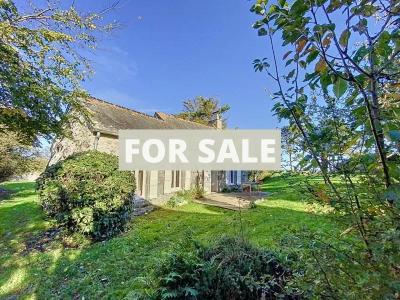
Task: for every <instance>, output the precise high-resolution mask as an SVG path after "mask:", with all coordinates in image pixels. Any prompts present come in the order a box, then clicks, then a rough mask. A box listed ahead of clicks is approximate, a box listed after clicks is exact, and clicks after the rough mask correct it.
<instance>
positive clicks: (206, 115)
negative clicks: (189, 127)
mask: <svg viewBox="0 0 400 300" xmlns="http://www.w3.org/2000/svg"><path fill="white" fill-rule="evenodd" d="M229 109H230V107H229V105H228V104H220V103H219V100H218V99H215V98H212V97H210V98H207V97H203V96H198V97H196V98H194V99H189V100H185V101H183V111H182V112H181V113H179V114H177V116H178V117H179V118H182V119H185V120H189V121H193V122H197V123H201V124H204V125H210V124H213V123H214V122H215V121H216V118H217V117H218V114H219V117H220V118H221V121H222V124H223V127H226V117H224V114H226V113H227V112H228V111H229Z"/></svg>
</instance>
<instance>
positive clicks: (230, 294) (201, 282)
mask: <svg viewBox="0 0 400 300" xmlns="http://www.w3.org/2000/svg"><path fill="white" fill-rule="evenodd" d="M192 245H193V246H191V247H188V246H187V243H186V244H185V245H183V246H182V247H183V250H179V249H178V250H177V251H175V252H174V253H172V254H171V255H170V256H168V257H167V259H166V260H165V261H164V262H163V263H162V264H161V266H160V267H159V268H157V274H156V276H158V277H159V278H161V280H160V282H159V287H158V289H157V297H156V298H158V299H232V300H234V299H300V297H299V296H296V295H294V294H293V295H291V294H285V291H284V287H285V284H286V282H287V280H288V278H290V277H291V272H290V270H289V269H288V268H286V267H285V266H283V265H282V264H281V263H280V261H279V260H278V258H277V257H276V256H275V255H274V254H273V253H272V252H269V251H266V250H263V249H259V248H256V247H254V246H252V245H251V244H250V243H248V242H247V241H244V240H242V239H239V238H232V237H224V238H222V239H220V240H219V241H217V242H216V243H215V244H213V245H211V246H208V247H205V246H201V245H199V244H196V243H192Z"/></svg>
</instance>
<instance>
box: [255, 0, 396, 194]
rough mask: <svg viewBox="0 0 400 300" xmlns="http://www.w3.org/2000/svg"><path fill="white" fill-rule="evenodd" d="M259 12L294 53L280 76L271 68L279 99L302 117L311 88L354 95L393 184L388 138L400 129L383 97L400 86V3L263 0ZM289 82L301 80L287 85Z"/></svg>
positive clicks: (262, 64)
mask: <svg viewBox="0 0 400 300" xmlns="http://www.w3.org/2000/svg"><path fill="white" fill-rule="evenodd" d="M252 11H254V12H255V13H257V14H258V15H260V16H262V18H261V19H260V20H259V21H257V22H256V23H255V24H254V27H255V28H257V29H258V33H259V35H261V36H263V35H267V36H269V38H270V39H271V41H272V36H273V35H275V34H276V33H278V32H281V34H282V35H281V37H282V39H283V48H284V49H286V50H287V52H286V54H285V55H284V56H283V60H284V61H285V62H286V65H287V66H289V69H288V70H285V69H279V70H278V69H277V68H278V67H277V65H276V64H275V63H276V61H275V62H273V63H274V65H275V66H276V68H275V67H274V68H275V69H274V71H273V73H275V74H272V73H271V72H270V73H269V74H271V75H273V78H274V79H275V80H276V81H277V82H278V85H279V91H278V92H277V93H276V94H275V95H274V96H275V97H276V98H281V99H282V100H283V104H284V105H285V106H286V107H287V108H288V109H289V110H290V111H291V112H292V113H291V114H292V117H293V118H294V119H299V112H300V111H299V110H298V109H301V107H302V106H304V105H305V104H307V101H308V96H307V94H309V92H310V89H311V90H315V89H319V88H321V89H322V91H323V92H325V93H330V94H332V95H333V96H334V97H336V98H340V97H343V96H346V95H349V94H350V93H352V95H353V96H354V97H352V99H351V100H349V101H351V102H352V103H354V104H356V107H355V110H356V111H355V112H354V113H355V114H358V116H357V117H358V118H359V120H360V121H362V122H363V123H364V124H365V125H366V126H368V127H369V128H370V133H371V139H370V140H371V141H372V142H373V143H374V145H375V149H376V153H377V155H378V159H379V164H380V167H381V170H382V174H383V181H384V183H385V186H386V187H389V186H390V185H391V183H392V181H393V178H392V174H391V171H390V169H391V168H390V166H389V163H388V160H387V155H388V153H387V151H388V147H387V139H388V137H389V133H390V132H392V133H391V135H392V137H393V136H394V135H396V136H398V133H399V128H398V127H396V126H395V124H394V120H393V119H391V116H390V114H391V113H388V112H386V111H385V110H384V109H383V107H382V103H381V102H380V98H381V97H382V96H383V86H385V85H389V86H393V85H398V83H399V77H400V68H399V66H398V64H395V63H394V62H395V61H398V59H399V56H400V31H399V29H398V28H399V18H398V16H399V12H400V3H399V1H391V0H387V1H364V0H360V1H333V0H332V1H327V0H307V1H300V0H297V1H294V2H292V3H288V2H287V1H285V0H282V1H278V3H277V4H271V5H268V1H265V0H260V1H257V3H256V4H255V5H254V6H253V7H252ZM339 15H340V18H338V16H339ZM333 20H335V21H333ZM372 24H373V25H372ZM272 50H273V52H274V48H273V49H272ZM275 54H276V53H275ZM275 58H276V55H275ZM276 59H277V58H276ZM268 66H269V63H268V62H267V61H266V60H257V61H255V68H256V69H257V70H262V69H265V68H268ZM275 71H276V72H275ZM286 71H287V73H286ZM283 73H284V74H283ZM283 75H284V76H283ZM300 78H303V80H304V82H305V83H306V84H304V83H301V82H302V81H301V80H299V79H300ZM284 81H286V82H287V83H290V84H291V85H295V84H296V82H300V84H298V85H297V86H296V87H295V86H293V88H292V89H291V90H288V89H287V88H286V86H285V84H284ZM298 125H299V128H300V127H303V125H304V124H300V123H299V124H298ZM307 138H308V137H307ZM315 160H316V161H318V159H317V158H315Z"/></svg>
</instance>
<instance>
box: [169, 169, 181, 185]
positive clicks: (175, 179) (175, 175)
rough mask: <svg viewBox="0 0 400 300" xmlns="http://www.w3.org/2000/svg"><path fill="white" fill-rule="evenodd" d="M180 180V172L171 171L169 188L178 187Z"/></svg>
mask: <svg viewBox="0 0 400 300" xmlns="http://www.w3.org/2000/svg"><path fill="white" fill-rule="evenodd" d="M180 179H181V172H180V171H171V188H176V187H179V182H180Z"/></svg>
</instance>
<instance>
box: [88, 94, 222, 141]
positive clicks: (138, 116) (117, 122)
mask: <svg viewBox="0 0 400 300" xmlns="http://www.w3.org/2000/svg"><path fill="white" fill-rule="evenodd" d="M85 106H86V108H87V109H88V110H89V112H90V115H91V120H92V123H93V124H92V130H93V131H100V132H103V133H107V134H111V135H118V130H121V129H212V128H214V127H211V126H206V125H203V124H199V123H195V122H191V121H187V120H183V119H180V118H178V117H175V116H173V115H170V114H166V113H162V112H156V113H155V114H154V116H150V115H147V114H145V113H141V112H138V111H135V110H132V109H129V108H126V107H123V106H120V105H116V104H113V103H110V102H107V101H104V100H100V99H97V98H93V97H90V98H88V99H86V100H85Z"/></svg>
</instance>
